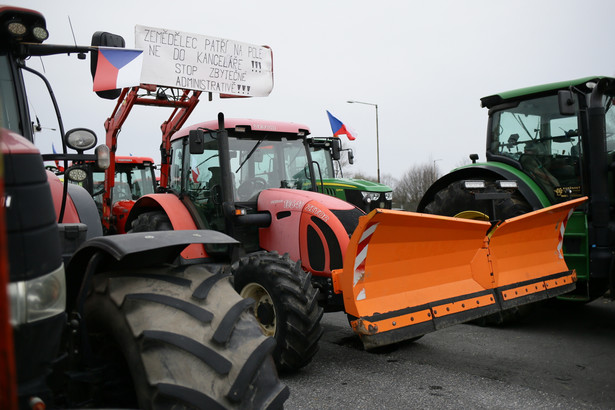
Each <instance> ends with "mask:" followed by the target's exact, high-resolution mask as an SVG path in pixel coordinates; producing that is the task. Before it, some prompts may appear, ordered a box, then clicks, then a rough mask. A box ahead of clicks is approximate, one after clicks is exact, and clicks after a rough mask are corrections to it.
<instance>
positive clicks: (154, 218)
mask: <svg viewBox="0 0 615 410" xmlns="http://www.w3.org/2000/svg"><path fill="white" fill-rule="evenodd" d="M172 230H173V225H172V224H171V220H170V219H169V217H168V216H167V214H165V213H164V212H162V211H149V212H144V213H142V214H140V215H139V216H138V217H137V219H135V220H134V221H132V226H131V227H130V232H156V231H172Z"/></svg>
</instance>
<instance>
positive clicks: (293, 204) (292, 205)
mask: <svg viewBox="0 0 615 410" xmlns="http://www.w3.org/2000/svg"><path fill="white" fill-rule="evenodd" d="M304 204H305V202H303V201H296V200H295V201H294V200H291V199H287V200H285V201H284V209H301V208H303V205H304Z"/></svg>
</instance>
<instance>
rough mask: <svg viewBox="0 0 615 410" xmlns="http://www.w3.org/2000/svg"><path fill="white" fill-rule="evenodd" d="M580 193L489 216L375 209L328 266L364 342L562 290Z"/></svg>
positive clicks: (570, 278) (568, 281)
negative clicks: (340, 257) (567, 235)
mask: <svg viewBox="0 0 615 410" xmlns="http://www.w3.org/2000/svg"><path fill="white" fill-rule="evenodd" d="M585 200H586V198H580V199H577V200H573V201H569V202H566V203H563V204H559V205H554V206H551V207H549V208H544V209H541V210H538V211H534V212H531V213H528V214H525V215H521V216H518V217H515V218H511V219H508V220H506V221H504V222H501V223H499V224H497V225H495V226H492V225H491V224H490V223H489V222H485V221H477V220H469V219H459V218H450V217H444V216H437V215H428V214H418V213H412V212H403V211H393V210H385V209H377V210H375V211H372V212H371V213H370V214H369V215H366V216H364V217H362V218H361V219H360V221H359V226H358V227H357V228H356V230H355V232H354V234H353V236H352V238H351V240H350V245H349V246H348V249H347V251H346V255H345V259H344V268H343V269H341V270H338V271H336V272H334V277H333V279H334V287H335V289H336V291H337V292H342V293H343V297H344V305H345V310H346V313H348V314H349V315H351V316H354V317H355V319H354V320H352V321H351V324H352V327H353V329H354V331H355V332H357V333H358V334H359V336H360V337H361V340H362V341H363V345H364V346H365V348H367V349H369V348H373V347H377V346H384V345H387V344H391V343H396V342H399V341H402V340H406V339H411V338H413V337H417V336H420V335H423V334H426V333H429V332H432V331H434V330H437V329H441V328H443V327H446V326H450V325H454V324H458V323H462V322H466V321H468V320H472V319H476V318H479V317H483V316H487V315H489V314H492V313H496V312H498V311H501V310H504V309H507V308H510V307H513V306H519V305H523V304H527V303H531V302H535V301H538V300H541V299H546V298H550V297H553V296H557V295H560V294H563V293H566V292H569V291H571V290H572V289H574V287H575V281H576V274H575V272H574V271H570V270H569V269H568V267H567V266H566V263H565V262H564V256H563V251H562V244H563V234H564V228H565V225H566V222H567V221H568V218H569V217H570V215H571V214H572V211H573V210H574V208H575V207H576V206H578V205H579V204H580V203H582V202H584V201H585Z"/></svg>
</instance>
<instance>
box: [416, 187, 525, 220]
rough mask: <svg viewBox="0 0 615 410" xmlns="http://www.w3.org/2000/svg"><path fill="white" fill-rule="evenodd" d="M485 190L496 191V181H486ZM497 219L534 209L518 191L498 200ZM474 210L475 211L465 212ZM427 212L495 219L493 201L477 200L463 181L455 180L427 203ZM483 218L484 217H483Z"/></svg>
mask: <svg viewBox="0 0 615 410" xmlns="http://www.w3.org/2000/svg"><path fill="white" fill-rule="evenodd" d="M485 182H486V185H487V187H486V189H485V192H495V191H496V190H497V188H496V187H495V182H494V181H485ZM495 208H496V215H495V217H497V219H501V220H503V219H507V218H512V217H513V216H519V215H523V214H526V213H528V212H531V211H532V207H531V206H530V204H529V203H528V202H527V201H526V200H525V199H524V198H523V197H522V196H521V195H520V194H519V193H517V192H515V193H513V194H512V196H511V197H510V198H509V199H501V200H497V201H496V203H495ZM467 211H474V213H466V214H465V215H464V214H462V213H465V212H467ZM423 212H425V213H427V214H433V215H444V216H459V217H462V218H463V217H470V218H472V217H476V218H478V217H479V216H483V217H485V218H486V219H487V220H489V219H493V218H494V216H493V215H490V214H491V213H492V208H491V202H490V201H477V200H476V199H474V196H473V195H472V194H471V193H470V192H469V191H468V190H466V189H465V188H464V187H463V183H462V181H457V182H453V183H452V184H450V185H448V186H447V187H445V188H444V189H442V190H441V191H440V192H438V193H437V194H436V195H435V196H434V198H433V200H432V201H431V202H429V203H428V204H427V205H425V209H424V211H423ZM481 219H482V218H481Z"/></svg>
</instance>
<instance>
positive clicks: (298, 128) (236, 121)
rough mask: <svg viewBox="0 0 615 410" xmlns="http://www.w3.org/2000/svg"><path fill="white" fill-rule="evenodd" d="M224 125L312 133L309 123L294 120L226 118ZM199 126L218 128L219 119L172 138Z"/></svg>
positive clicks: (248, 128)
mask: <svg viewBox="0 0 615 410" xmlns="http://www.w3.org/2000/svg"><path fill="white" fill-rule="evenodd" d="M224 127H225V128H226V129H237V128H238V127H245V128H247V130H251V131H269V132H279V133H288V134H297V135H299V134H302V135H303V136H307V135H309V133H310V128H309V127H308V126H307V125H303V124H297V123H294V122H282V121H268V120H255V119H250V118H225V119H224ZM197 128H206V129H210V130H217V129H218V121H217V120H211V121H205V122H201V123H198V124H193V125H190V126H188V127H184V128H182V129H181V130H179V131H177V132H176V133H175V135H173V137H172V138H171V140H172V141H173V140H176V139H178V138H183V137H185V136H187V135H188V133H189V132H190V130H195V129H197Z"/></svg>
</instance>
